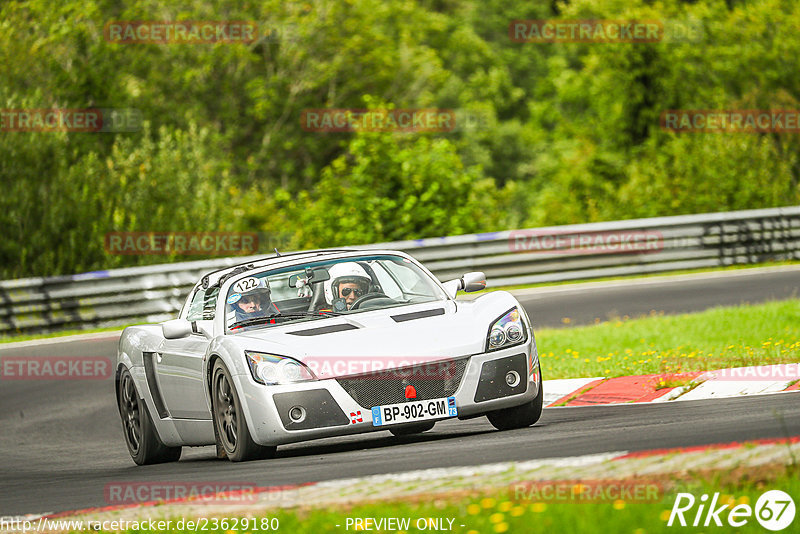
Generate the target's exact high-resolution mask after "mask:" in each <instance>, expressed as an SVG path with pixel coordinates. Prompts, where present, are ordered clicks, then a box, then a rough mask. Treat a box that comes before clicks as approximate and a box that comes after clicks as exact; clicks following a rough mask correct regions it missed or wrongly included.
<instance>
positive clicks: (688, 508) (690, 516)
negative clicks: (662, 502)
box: [667, 490, 796, 531]
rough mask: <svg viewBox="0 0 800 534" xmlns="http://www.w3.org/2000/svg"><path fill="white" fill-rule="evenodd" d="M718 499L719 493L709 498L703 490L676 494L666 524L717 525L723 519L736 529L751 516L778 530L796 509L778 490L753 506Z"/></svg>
mask: <svg viewBox="0 0 800 534" xmlns="http://www.w3.org/2000/svg"><path fill="white" fill-rule="evenodd" d="M719 501H720V499H719V493H714V495H713V496H712V497H711V499H710V501H709V496H708V494H705V493H704V494H703V495H701V496H700V498H699V499H696V498H695V496H694V495H692V494H691V493H678V495H677V496H676V497H675V503H674V504H673V505H672V511H671V512H670V514H669V520H668V521H667V526H668V527H671V526H673V525H676V526H677V525H680V526H682V527H685V526H693V527H700V526H702V527H710V526H718V527H721V526H723V522H727V524H728V525H730V526H731V527H735V528H739V527H743V526H744V525H746V524H747V523H748V522H749V521H750V520H751V519H752V518H754V517H755V519H756V521H758V523H759V524H760V525H761V526H762V527H764V528H766V529H767V530H772V531H779V530H783V529H785V528H786V527H788V526H789V525H791V524H792V521H794V516H795V511H796V510H795V504H794V501H793V500H792V498H791V497H790V496H789V494H788V493H786V492H783V491H781V490H770V491H767V492H766V493H764V494H762V495H761V497H759V498H758V500H757V501H756V505H755V507H751V506H750V505H749V504H744V503H742V504H738V505H736V506H733V507H732V508H731V503H730V502H727V503H720V502H719ZM720 504H721V506H719V505H720ZM729 508H730V509H729Z"/></svg>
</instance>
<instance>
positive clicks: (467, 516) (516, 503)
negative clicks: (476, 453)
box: [130, 467, 800, 534]
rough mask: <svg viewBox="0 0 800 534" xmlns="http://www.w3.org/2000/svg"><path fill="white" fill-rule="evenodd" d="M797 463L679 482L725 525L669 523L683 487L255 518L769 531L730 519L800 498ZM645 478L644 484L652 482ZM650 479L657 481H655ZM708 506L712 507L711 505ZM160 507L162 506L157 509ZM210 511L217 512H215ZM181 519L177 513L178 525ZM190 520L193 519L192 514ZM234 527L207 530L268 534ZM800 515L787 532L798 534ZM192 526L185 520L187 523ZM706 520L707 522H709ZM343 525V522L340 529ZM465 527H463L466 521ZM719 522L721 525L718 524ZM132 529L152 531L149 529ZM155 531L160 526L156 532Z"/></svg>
mask: <svg viewBox="0 0 800 534" xmlns="http://www.w3.org/2000/svg"><path fill="white" fill-rule="evenodd" d="M797 475H798V473H797V472H796V469H795V468H794V467H786V468H780V469H778V470H776V471H774V472H771V473H769V474H762V473H759V472H758V471H751V472H747V473H746V474H745V475H744V476H741V473H738V474H734V473H727V474H724V473H723V474H722V476H719V475H718V474H705V475H694V476H689V477H684V478H683V479H682V480H673V481H672V483H673V484H677V487H680V488H681V489H680V491H686V492H689V493H691V494H693V495H694V496H695V498H696V502H695V506H694V507H693V508H692V509H691V511H689V512H686V513H685V514H684V517H685V518H686V519H687V520H688V523H689V525H691V522H692V521H693V520H694V517H695V513H696V511H697V507H698V504H699V503H700V496H701V495H703V494H707V495H713V494H714V493H719V494H720V495H719V496H718V500H717V506H720V505H721V504H728V508H727V509H726V510H725V511H723V512H722V513H721V514H720V519H721V521H722V523H723V526H722V527H717V526H712V527H706V528H702V527H699V528H697V527H692V526H687V527H681V526H679V525H677V523H676V524H673V526H671V527H668V526H667V521H668V519H669V515H670V511H671V510H672V507H673V504H674V503H675V492H674V491H665V492H660V491H659V492H658V493H657V498H656V499H654V500H653V501H652V502H638V503H632V502H626V501H624V500H619V499H618V500H613V501H612V500H610V499H608V500H596V501H593V502H575V501H569V500H565V501H559V502H552V501H551V502H541V501H535V500H533V499H532V498H530V496H531V495H533V494H531V493H526V492H524V491H518V490H516V489H513V487H509V488H504V489H497V490H493V491H491V492H485V493H476V492H472V493H470V494H468V495H463V494H462V495H454V494H451V495H449V496H442V495H437V496H433V497H431V496H424V495H422V496H419V497H416V498H414V499H412V500H395V501H384V502H373V503H368V504H359V505H355V506H351V505H341V506H337V507H329V508H308V507H306V508H296V509H288V510H275V511H274V512H268V513H263V512H262V513H259V514H256V515H254V516H253V519H250V523H248V525H252V521H253V520H255V521H257V522H260V521H261V519H262V518H277V520H278V522H279V529H278V532H292V533H295V532H296V533H306V532H311V533H315V534H322V533H327V532H336V533H342V532H353V531H356V529H355V528H354V527H353V526H352V525H351V526H350V528H349V529H346V528H345V527H346V525H347V523H346V521H347V519H348V518H351V519H355V518H368V517H369V518H375V519H380V518H408V519H409V520H410V524H411V528H409V529H408V530H406V531H405V532H409V533H411V532H429V531H430V530H429V529H426V530H420V529H418V528H417V527H416V526H415V524H416V522H417V521H418V520H422V521H425V520H427V519H429V518H432V519H443V520H444V525H447V524H448V522H447V520H448V519H451V520H453V522H452V525H453V528H452V532H453V533H456V534H478V533H503V532H510V533H518V532H524V533H529V532H530V533H538V532H542V533H545V532H548V533H549V532H558V533H568V532H580V533H589V534H591V533H626V534H656V533H674V532H676V531H678V532H687V533H690V534H695V533H699V532H720V533H727V532H744V533H748V532H758V533H763V532H767V530H765V529H764V528H763V527H762V526H761V525H760V524H759V523H758V522H757V520H756V519H755V517H753V516H751V517H749V518H748V521H747V524H746V525H744V526H743V527H741V528H737V529H734V528H731V527H730V526H729V525H728V524H727V518H728V512H729V511H730V510H731V508H732V507H733V506H735V505H741V504H746V505H749V506H751V507H755V504H756V502H757V501H758V498H759V496H761V495H762V494H763V493H764V492H765V491H768V490H771V489H780V490H782V491H785V492H786V493H788V494H789V495H790V496H794V497H795V499H796V498H797V496H798V495H800V479H798V476H797ZM644 483H645V482H642V484H644ZM647 483H652V481H649V482H647ZM706 508H707V506H706ZM156 510H157V509H156ZM210 513H214V512H213V511H210ZM180 519H181V518H173V519H172V522H173V525H174V524H175V523H176V522H177V521H179V520H180ZM703 519H705V514H703ZM184 521H185V519H184ZM227 521H228V523H227V524H226V525H221V524H220V525H219V526H220V527H227V529H225V528H217V529H208V530H202V531H203V532H215V533H225V532H228V533H239V532H250V533H257V532H267V530H260V529H259V530H256V529H252V528H244V529H240V528H236V529H234V528H233V525H232V520H231V519H228V520H227ZM798 522H800V518H799V517H795V520H794V522H793V523H792V524H791V525H790V526H789V528H788V529H786V530H784V532H797V530H796V528H797V524H798ZM184 524H185V523H184ZM701 524H702V520H701ZM337 525H338V526H337ZM462 525H463V526H462ZM712 525H713V524H712ZM373 531H378V532H398V530H391V531H387V530H377V529H374V530H373ZM130 532H151V531H150V530H148V529H142V530H138V531H130ZM153 532H155V531H153ZM159 532H162V533H171V532H182V531H181V530H176V529H174V528H173V529H167V530H161V531H159Z"/></svg>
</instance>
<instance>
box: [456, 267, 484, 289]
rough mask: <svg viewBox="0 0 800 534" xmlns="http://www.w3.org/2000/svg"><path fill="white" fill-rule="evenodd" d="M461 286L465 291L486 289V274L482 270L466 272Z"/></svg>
mask: <svg viewBox="0 0 800 534" xmlns="http://www.w3.org/2000/svg"><path fill="white" fill-rule="evenodd" d="M461 288H462V289H463V290H464V292H465V293H472V292H473V291H480V290H481V289H486V275H485V274H483V273H482V272H480V271H474V272H471V273H464V276H462V277H461Z"/></svg>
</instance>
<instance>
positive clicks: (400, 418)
mask: <svg viewBox="0 0 800 534" xmlns="http://www.w3.org/2000/svg"><path fill="white" fill-rule="evenodd" d="M457 415H458V409H457V408H456V398H455V397H445V398H442V399H433V400H422V401H411V402H401V403H399V404H387V405H386V406H375V407H374V408H372V426H385V425H397V424H400V423H410V422H413V421H425V420H427V419H441V418H443V417H456V416H457Z"/></svg>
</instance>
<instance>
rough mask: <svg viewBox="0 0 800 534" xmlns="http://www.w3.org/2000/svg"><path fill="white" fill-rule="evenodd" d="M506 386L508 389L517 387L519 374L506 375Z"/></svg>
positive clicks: (511, 372) (513, 372) (509, 373)
mask: <svg viewBox="0 0 800 534" xmlns="http://www.w3.org/2000/svg"><path fill="white" fill-rule="evenodd" d="M506 384H507V385H508V386H509V387H512V388H513V387H516V386H518V385H519V373H517V372H516V371H509V372H507V373H506Z"/></svg>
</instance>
